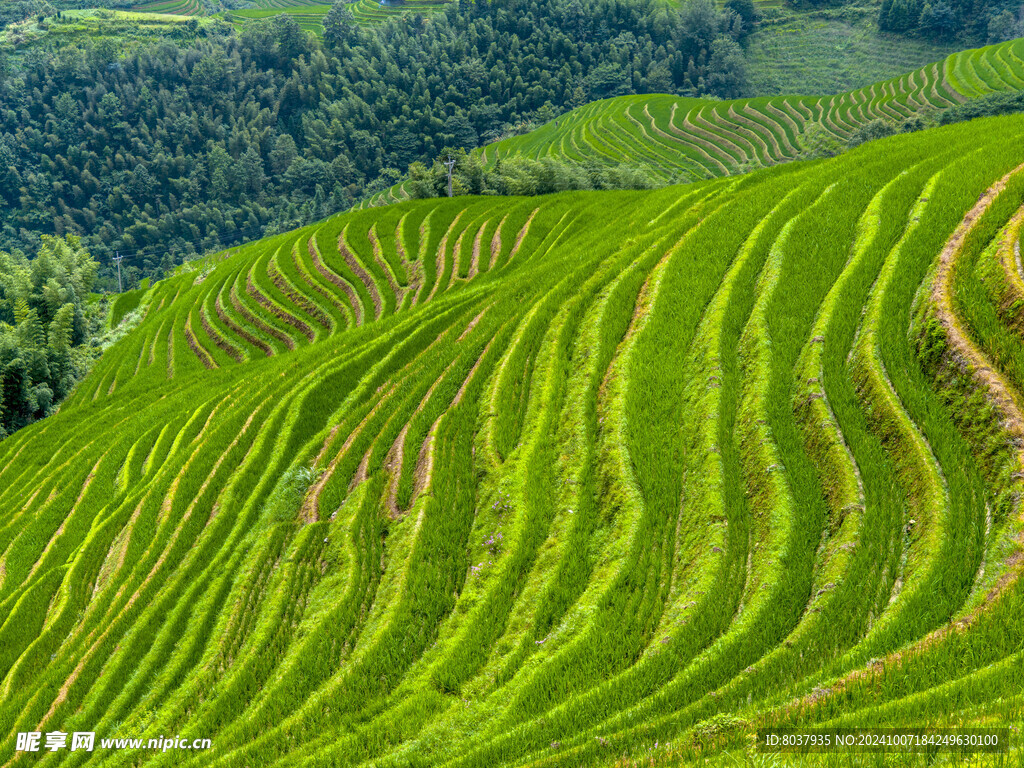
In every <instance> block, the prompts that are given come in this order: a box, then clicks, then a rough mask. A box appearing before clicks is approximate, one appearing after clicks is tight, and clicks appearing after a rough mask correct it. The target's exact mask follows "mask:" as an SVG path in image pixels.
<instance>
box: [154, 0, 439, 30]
mask: <svg viewBox="0 0 1024 768" xmlns="http://www.w3.org/2000/svg"><path fill="white" fill-rule="evenodd" d="M447 1H448V0H406V2H403V3H393V4H383V3H381V2H380V0H355V2H353V3H352V4H351V5H350V6H349V9H350V10H351V11H352V14H353V16H355V18H356V20H357V21H359V22H361V23H364V24H379V23H380V22H382V21H386V20H388V19H391V18H394V17H396V16H400V15H402V14H408V13H422V14H428V13H433V12H434V11H436V10H438V9H440V8H441V7H442V6H443V5H444V4H445V2H447ZM252 2H253V6H254V7H253V8H246V9H241V10H231V11H226V12H225V13H224V18H225V19H227V20H228V21H230V22H231V23H233V24H244V23H245V22H246V21H248V20H250V19H265V18H270V17H272V16H278V15H280V14H282V13H286V14H288V15H289V16H291V17H292V18H293V19H295V20H296V22H297V23H298V24H299V26H300V27H302V28H303V29H305V30H306V31H307V32H313V33H315V34H318V35H320V34H323V31H324V28H323V17H324V16H326V15H327V12H328V11H329V10H330V9H331V6H330V3H325V2H324V0H252ZM134 10H137V11H145V12H149V13H168V14H178V15H189V16H191V15H201V14H203V13H204V10H203V7H202V4H201V3H200V1H199V0H159V2H151V3H144V4H142V5H138V6H136V7H135V9H134Z"/></svg>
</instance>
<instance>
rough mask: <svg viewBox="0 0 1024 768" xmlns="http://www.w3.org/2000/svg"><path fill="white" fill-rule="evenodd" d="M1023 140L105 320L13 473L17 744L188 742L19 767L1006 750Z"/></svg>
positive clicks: (361, 232)
mask: <svg viewBox="0 0 1024 768" xmlns="http://www.w3.org/2000/svg"><path fill="white" fill-rule="evenodd" d="M969 58H970V57H968V59H969ZM952 72H953V73H954V75H955V74H956V72H957V69H956V67H954V68H953V70H952ZM936 83H938V81H936ZM917 92H918V93H920V92H921V91H920V89H918V91H917ZM929 92H931V91H929ZM936 92H939V93H941V92H942V91H941V90H940V89H939V86H938V85H936ZM861 106H862V107H863V104H861ZM751 119H753V118H751ZM851 119H852V118H851ZM1022 135H1024V116H1014V117H1006V118H998V119H986V120H979V121H974V122H971V123H964V124H959V125H955V126H950V127H946V128H941V129H935V130H931V131H926V132H920V133H915V134H909V135H904V136H898V137H893V138H890V139H885V140H882V141H879V142H874V143H871V144H868V145H864V146H862V147H860V148H858V149H856V150H853V151H851V152H850V153H847V154H845V155H843V156H841V157H838V158H835V159H832V160H827V161H819V162H813V163H794V164H790V165H785V166H779V167H776V168H773V169H768V170H764V171H759V172H756V173H752V174H748V175H745V176H742V177H736V178H721V179H715V180H709V181H704V182H698V183H694V184H690V185H686V186H679V187H670V188H665V189H661V190H658V191H654V192H605V193H566V194H561V195H555V196H550V197H541V198H526V199H522V198H512V199H509V198H470V197H459V198H454V199H451V200H449V199H444V200H430V201H417V202H406V203H402V204H397V205H392V206H389V207H387V208H383V209H377V210H371V211H365V212H357V213H350V214H345V215H342V216H337V217H334V218H331V219H329V220H327V221H324V222H322V223H320V224H317V225H314V226H311V227H308V228H305V229H302V230H298V231H295V232H291V233H288V234H284V235H280V236H275V237H272V238H268V239H266V240H262V241H259V242H256V243H253V244H251V245H248V246H245V247H242V248H239V249H237V250H234V251H231V252H229V253H224V254H221V255H219V256H218V257H216V258H213V259H210V260H209V261H208V262H205V263H199V264H197V265H195V266H196V267H197V268H196V269H193V270H192V271H189V272H186V273H183V274H180V275H179V276H177V277H174V278H171V279H168V280H165V281H163V282H160V283H158V284H156V285H155V286H153V287H152V288H151V289H149V290H148V291H147V292H146V293H145V294H144V295H143V296H141V297H139V296H133V297H131V300H130V301H128V302H126V303H125V304H124V306H121V307H120V308H119V313H120V314H123V313H124V312H134V315H129V317H132V316H135V317H137V318H139V320H138V325H137V326H136V327H134V329H133V330H132V331H131V332H130V333H129V334H128V335H127V336H126V337H125V338H124V339H122V340H121V341H120V342H118V343H117V344H116V345H115V346H114V347H112V348H111V349H110V350H109V351H108V352H107V353H106V354H105V355H104V356H103V358H102V359H101V360H100V361H99V363H98V364H97V365H96V367H95V368H94V370H93V371H92V372H91V373H90V375H89V376H88V377H87V378H86V379H85V380H84V381H83V382H82V384H81V385H80V386H79V388H78V389H77V391H76V393H75V394H74V395H73V397H72V398H71V399H70V400H69V401H67V402H66V403H65V404H64V405H63V406H62V407H61V410H60V412H59V413H58V414H56V415H54V416H52V417H50V418H48V419H46V420H44V421H43V422H40V423H38V424H36V425H33V426H31V427H29V428H26V429H23V430H21V431H19V432H17V433H16V434H15V435H13V436H12V437H10V438H8V439H6V440H4V441H3V442H2V443H0V679H2V686H0V742H2V745H3V750H4V752H3V754H5V755H11V754H13V750H14V744H15V735H16V733H18V732H23V731H41V732H48V731H55V730H60V731H63V732H69V733H70V732H74V731H95V732H97V735H98V737H113V736H139V737H146V738H149V737H157V736H161V735H167V734H173V735H181V736H183V737H185V738H188V739H191V738H211V739H212V740H213V748H212V750H210V751H205V752H202V753H199V752H195V753H188V752H181V751H173V750H172V751H170V752H166V753H156V752H147V751H135V750H122V751H114V750H107V751H103V750H100V749H97V750H96V751H95V752H92V753H87V752H81V751H79V752H76V753H73V754H72V753H70V752H68V751H66V750H65V751H64V752H60V753H40V754H31V755H25V754H23V755H21V756H20V757H18V758H14V759H12V760H11V762H10V763H9V764H11V765H28V764H31V765H39V766H50V765H55V764H57V763H58V762H61V763H62V764H63V762H62V761H64V762H66V763H67V764H73V765H76V766H77V765H94V764H100V763H102V764H103V765H111V766H122V765H123V766H128V765H138V764H140V763H145V765H147V766H150V765H152V766H163V765H172V764H173V765H175V766H197V767H198V766H203V768H206V767H207V766H213V767H215V768H220V767H226V766H238V767H241V766H256V765H277V766H295V765H302V766H327V765H331V766H338V765H366V766H369V765H374V766H407V765H430V766H481V767H484V766H486V767H488V768H490V767H491V766H506V765H507V766H512V765H526V764H530V765H536V766H577V765H588V766H590V765H598V766H599V765H611V764H613V763H615V764H618V765H641V764H642V765H645V766H646V765H651V764H660V765H677V764H679V761H681V760H687V759H692V758H695V757H696V756H698V755H699V754H703V755H704V756H711V757H714V756H715V755H718V754H721V753H724V752H732V753H734V754H732V755H730V756H729V757H728V760H727V761H726V764H736V762H740V763H742V762H743V761H744V760H745V757H744V755H743V754H739V753H742V752H743V751H745V750H748V749H749V739H750V734H752V733H754V732H756V731H757V730H758V729H760V728H763V727H765V726H768V725H799V726H809V725H815V724H828V725H838V726H842V725H847V726H848V725H859V726H868V725H899V726H908V725H916V726H923V725H941V724H964V723H985V724H993V723H1006V724H1012V725H1014V726H1015V727H1016V729H1017V730H1016V731H1015V735H1014V736H1013V738H1014V740H1015V744H1016V748H1017V749H1018V750H1019V749H1020V727H1021V725H1022V722H1024V716H1022V704H1024V699H1022V694H1021V691H1022V690H1024V663H1022V661H1024V659H1022V656H1021V654H1022V651H1021V648H1022V647H1024V622H1022V621H1021V619H1020V617H1021V615H1022V614H1021V611H1022V608H1024V580H1022V579H1021V578H1020V576H1021V569H1022V568H1024V557H1022V546H1024V510H1022V506H1021V505H1022V492H1024V480H1022V479H1024V449H1022V448H1021V446H1022V445H1024V417H1022V415H1021V410H1020V409H1021V407H1022V406H1021V403H1024V399H1022V394H1024V340H1022V337H1021V334H1020V328H1021V327H1022V325H1021V324H1022V313H1021V309H1020V308H1021V306H1024V278H1022V276H1021V271H1020V270H1021V267H1020V245H1021V232H1022V225H1021V222H1022V220H1024V207H1022V206H1024V142H1022V141H1021V140H1020V139H1021V136H1022ZM1018 756H1019V753H1018Z"/></svg>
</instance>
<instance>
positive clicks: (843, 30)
mask: <svg viewBox="0 0 1024 768" xmlns="http://www.w3.org/2000/svg"><path fill="white" fill-rule="evenodd" d="M758 6H759V7H762V8H763V7H764V6H763V4H761V3H759V4H758ZM869 14H870V15H869V17H868V18H864V19H862V20H860V21H835V20H826V19H815V18H813V15H799V14H796V13H793V12H792V11H782V12H780V13H779V14H778V15H779V17H780V18H779V19H778V20H768V21H765V22H763V23H762V24H761V25H759V26H758V28H757V29H756V30H755V31H754V33H753V34H752V35H751V36H750V38H749V40H748V41H747V44H746V46H745V48H746V52H747V71H748V78H749V84H750V92H751V93H757V94H760V95H762V96H769V95H788V94H794V93H805V94H806V93H842V92H844V91H848V90H852V89H855V88H859V87H861V86H862V85H864V84H866V83H873V82H879V81H882V80H888V79H890V78H891V77H893V76H894V75H900V74H902V73H904V72H909V71H911V70H912V69H917V68H919V67H921V66H924V65H927V64H930V63H931V62H933V61H938V60H939V59H942V58H944V57H946V56H948V55H949V54H950V53H952V52H954V51H956V50H957V46H956V44H955V43H935V42H930V41H925V40H915V39H913V38H907V37H897V36H895V35H886V34H884V33H880V32H879V31H878V25H877V21H876V20H877V17H878V12H877V9H875V8H872V9H870V10H869Z"/></svg>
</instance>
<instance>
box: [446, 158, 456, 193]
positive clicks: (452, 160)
mask: <svg viewBox="0 0 1024 768" xmlns="http://www.w3.org/2000/svg"><path fill="white" fill-rule="evenodd" d="M444 167H445V168H447V169H448V197H451V196H452V171H453V170H454V169H455V158H454V157H452V156H451V155H448V159H447V160H445V161H444Z"/></svg>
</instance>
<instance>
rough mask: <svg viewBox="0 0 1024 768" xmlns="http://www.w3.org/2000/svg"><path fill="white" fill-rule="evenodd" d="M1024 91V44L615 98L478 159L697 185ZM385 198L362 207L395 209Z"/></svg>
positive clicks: (489, 149) (389, 196)
mask: <svg viewBox="0 0 1024 768" xmlns="http://www.w3.org/2000/svg"><path fill="white" fill-rule="evenodd" d="M1020 88H1024V38H1022V39H1019V40H1014V41H1011V42H1008V43H1002V44H999V45H994V46H989V47H986V48H980V49H976V50H971V51H963V52H960V53H956V54H952V55H950V56H949V57H948V58H946V59H945V60H944V61H942V62H937V63H934V64H931V65H928V66H926V67H922V68H921V69H918V70H915V71H913V72H910V73H908V74H905V75H903V76H901V77H897V78H894V79H892V80H887V81H885V82H880V83H875V84H874V85H870V86H867V87H865V88H861V89H858V90H856V91H851V92H849V93H844V94H838V95H834V96H820V97H819V96H815V97H809V96H778V97H774V98H755V99H740V100H735V101H710V100H707V99H688V98H681V97H675V96H659V95H654V96H651V95H645V96H619V97H616V98H613V99H605V100H603V101H596V102H592V103H591V104H587V105H585V106H583V107H579V108H578V109H575V110H573V111H571V112H569V113H567V114H565V115H562V116H561V117H559V118H557V119H556V120H553V121H551V122H550V123H548V124H547V125H545V126H543V127H541V128H538V129H537V130H535V131H532V132H531V133H528V134H525V135H522V136H516V137H513V138H509V139H505V140H503V141H499V142H496V143H494V144H490V145H488V146H486V147H484V148H483V149H481V150H478V152H479V154H480V156H481V157H482V158H483V160H484V161H485V163H487V164H493V163H494V162H495V161H497V159H498V158H504V157H510V156H514V155H519V156H525V157H531V158H536V159H539V158H544V157H556V158H560V159H568V160H571V161H574V162H580V163H587V162H596V163H598V164H607V165H619V164H624V165H631V166H635V167H640V168H642V169H644V171H645V172H647V173H649V174H650V175H651V176H652V177H654V178H655V179H658V180H660V181H670V180H677V179H682V180H686V179H702V178H712V177H715V176H722V175H726V174H731V173H736V172H737V171H745V170H749V169H751V168H756V167H761V166H767V165H774V164H777V163H784V162H788V161H790V160H793V159H795V158H796V157H797V156H798V154H799V152H800V146H801V139H802V137H803V135H804V133H805V132H806V131H807V129H808V128H809V127H811V126H821V128H822V129H824V131H825V132H826V133H827V134H829V135H831V136H832V137H834V138H835V139H836V140H837V141H839V142H842V143H844V144H845V143H846V142H847V141H848V140H849V138H850V137H851V136H852V135H853V134H854V132H855V131H856V130H857V129H858V128H860V127H861V126H863V125H865V124H866V123H868V122H870V121H872V120H875V119H882V120H886V121H889V122H893V123H899V122H900V121H902V120H904V119H906V118H907V117H910V116H911V115H914V114H916V113H920V112H923V111H941V110H943V109H946V108H947V107H949V106H952V105H954V104H957V103H961V102H964V101H966V100H968V99H971V98H975V97H977V96H981V95H984V94H986V93H993V92H995V91H1006V90H1018V89H1020ZM402 197H403V191H402V190H401V189H400V188H393V189H391V190H388V191H386V192H383V193H380V194H378V195H376V196H374V197H373V198H371V199H370V200H369V201H367V202H366V205H381V204H386V203H388V202H391V201H392V200H394V199H401V198H402Z"/></svg>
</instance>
